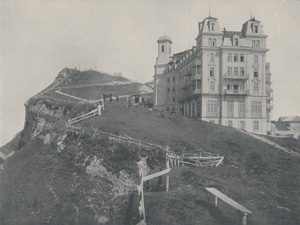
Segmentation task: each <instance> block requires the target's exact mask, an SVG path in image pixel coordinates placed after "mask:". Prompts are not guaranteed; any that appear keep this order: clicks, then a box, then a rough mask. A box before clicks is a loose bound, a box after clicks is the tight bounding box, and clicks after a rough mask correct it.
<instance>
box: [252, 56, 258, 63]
mask: <svg viewBox="0 0 300 225" xmlns="http://www.w3.org/2000/svg"><path fill="white" fill-rule="evenodd" d="M253 62H254V64H258V55H254V56H253Z"/></svg>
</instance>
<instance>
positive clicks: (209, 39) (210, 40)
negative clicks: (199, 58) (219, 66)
mask: <svg viewBox="0 0 300 225" xmlns="http://www.w3.org/2000/svg"><path fill="white" fill-rule="evenodd" d="M208 46H212V38H208Z"/></svg>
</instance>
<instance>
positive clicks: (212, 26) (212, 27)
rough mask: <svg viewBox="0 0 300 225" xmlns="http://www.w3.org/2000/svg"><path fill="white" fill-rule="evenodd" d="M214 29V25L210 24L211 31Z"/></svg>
mask: <svg viewBox="0 0 300 225" xmlns="http://www.w3.org/2000/svg"><path fill="white" fill-rule="evenodd" d="M214 29H215V24H214V23H212V24H211V31H214Z"/></svg>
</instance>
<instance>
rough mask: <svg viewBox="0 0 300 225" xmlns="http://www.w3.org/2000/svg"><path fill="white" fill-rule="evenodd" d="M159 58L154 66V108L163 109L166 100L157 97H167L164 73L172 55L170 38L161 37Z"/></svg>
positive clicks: (159, 40)
mask: <svg viewBox="0 0 300 225" xmlns="http://www.w3.org/2000/svg"><path fill="white" fill-rule="evenodd" d="M157 43H158V57H157V58H156V63H155V66H154V107H156V108H157V109H163V108H162V107H160V106H163V105H164V104H165V99H164V97H163V98H159V99H158V98H157V96H164V95H165V77H164V76H163V72H164V70H165V68H166V67H167V65H168V63H169V61H170V59H171V55H172V50H171V46H172V41H171V38H170V37H169V36H166V35H164V36H161V37H160V38H159V39H158V40H157Z"/></svg>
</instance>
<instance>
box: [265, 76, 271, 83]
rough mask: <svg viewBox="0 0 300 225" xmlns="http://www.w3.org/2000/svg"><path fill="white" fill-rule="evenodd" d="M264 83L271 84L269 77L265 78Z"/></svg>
mask: <svg viewBox="0 0 300 225" xmlns="http://www.w3.org/2000/svg"><path fill="white" fill-rule="evenodd" d="M266 83H268V84H272V81H271V77H269V76H267V77H266Z"/></svg>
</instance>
